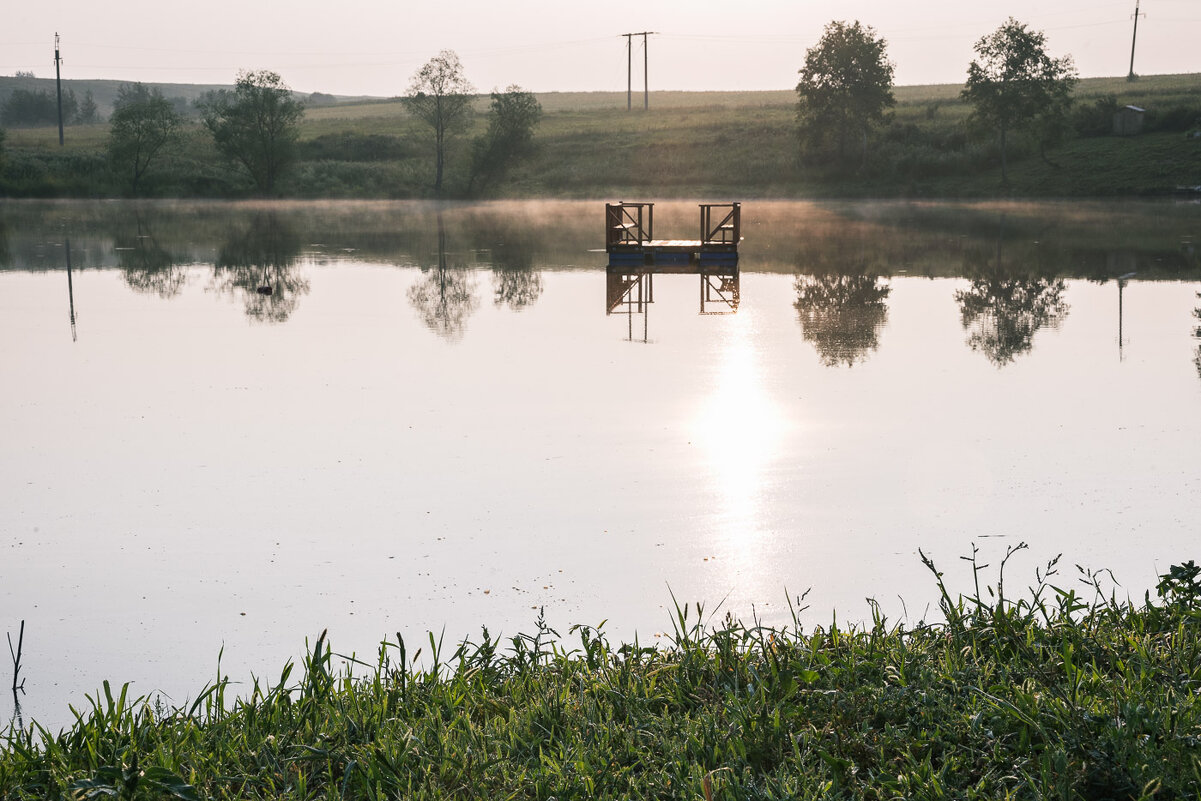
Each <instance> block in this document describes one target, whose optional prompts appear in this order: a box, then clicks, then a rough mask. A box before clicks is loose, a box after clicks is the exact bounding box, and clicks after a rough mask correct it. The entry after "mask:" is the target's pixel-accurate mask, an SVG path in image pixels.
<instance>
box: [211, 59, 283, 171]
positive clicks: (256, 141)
mask: <svg viewBox="0 0 1201 801" xmlns="http://www.w3.org/2000/svg"><path fill="white" fill-rule="evenodd" d="M303 116H304V104H303V103H301V102H300V101H299V100H297V99H296V98H295V97H294V96H293V94H292V90H291V89H290V88H289V87H288V85H287V84H286V83H284V81H283V78H281V77H280V76H279V74H278V73H274V72H270V71H269V70H260V71H257V72H240V73H238V80H237V82H236V83H235V84H234V90H233V92H228V91H221V92H217V93H216V94H215V95H213V96H211V98H210V99H209V100H208V102H207V103H206V105H205V109H204V124H205V127H207V128H208V129H209V132H210V133H212V135H213V141H214V142H215V143H216V145H217V149H218V150H220V151H221V152H222V153H223V154H224V155H225V156H226V157H228V158H230V159H233V160H234V161H236V162H238V163H239V164H241V165H242V166H243V167H245V168H246V171H247V172H248V173H249V174H250V177H251V179H252V180H253V181H254V184H255V186H256V187H257V188H258V189H259V191H261V192H270V191H272V190H273V189H274V188H275V182H276V181H277V180H278V179H279V176H280V175H281V174H282V173H283V172H284V170H285V169H286V168H287V166H288V165H289V164H290V163H291V162H292V159H293V157H294V153H295V149H296V137H297V125H298V123H299V122H300V118H301V117H303Z"/></svg>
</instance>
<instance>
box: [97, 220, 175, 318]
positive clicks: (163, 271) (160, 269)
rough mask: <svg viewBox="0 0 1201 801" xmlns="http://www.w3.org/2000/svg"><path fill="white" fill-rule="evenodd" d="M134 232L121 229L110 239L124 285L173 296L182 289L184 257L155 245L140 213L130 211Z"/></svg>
mask: <svg viewBox="0 0 1201 801" xmlns="http://www.w3.org/2000/svg"><path fill="white" fill-rule="evenodd" d="M134 220H135V221H136V223H137V227H136V229H135V230H136V233H135V232H134V231H123V232H121V233H120V234H118V235H117V236H116V237H115V238H114V244H115V246H116V254H117V263H118V264H119V265H120V267H121V272H122V275H123V277H124V278H125V285H126V286H128V287H129V288H130V289H132V290H133V291H135V292H144V293H146V294H149V295H158V296H159V297H160V298H163V299H164V300H165V299H168V298H173V297H175V296H176V295H178V294H179V293H180V292H182V291H183V288H184V284H186V283H187V280H188V272H187V268H186V267H185V266H184V265H183V263H182V262H183V261H184V259H183V258H181V257H180V256H179V255H177V254H175V253H172V252H171V251H170V250H168V249H167V248H165V247H163V246H162V245H161V244H159V241H158V239H157V238H155V236H154V235H153V234H152V233H149V231H150V230H151V228H150V226H149V225H148V224H147V223H146V222H145V221H143V219H142V215H141V214H139V213H138V212H136V211H135V212H134Z"/></svg>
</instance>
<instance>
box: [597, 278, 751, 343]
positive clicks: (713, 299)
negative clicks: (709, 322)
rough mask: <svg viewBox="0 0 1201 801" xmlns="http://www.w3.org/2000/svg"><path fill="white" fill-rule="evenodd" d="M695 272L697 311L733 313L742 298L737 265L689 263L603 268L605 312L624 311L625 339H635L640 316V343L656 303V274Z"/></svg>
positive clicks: (648, 339)
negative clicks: (635, 320) (652, 306)
mask: <svg viewBox="0 0 1201 801" xmlns="http://www.w3.org/2000/svg"><path fill="white" fill-rule="evenodd" d="M664 273H671V274H673V275H695V276H697V277H698V279H699V287H700V294H699V307H698V311H697V314H701V315H718V314H734V313H736V312H737V311H738V303H739V300H740V297H741V275H740V273H739V270H738V267H737V266H729V265H724V266H721V267H713V266H702V265H697V264H692V265H674V266H657V267H656V266H649V267H631V266H629V265H626V264H610V265H609V266H608V267H606V268H605V314H606V315H614V314H624V315H625V316H626V320H627V335H626V338H627V339H628V340H629V341H631V342H633V341H634V318H635V317H641V322H642V340H641V341H642V342H649V341H650V338H649V335H650V306H651V304H652V303H654V302H655V276H656V275H660V274H664Z"/></svg>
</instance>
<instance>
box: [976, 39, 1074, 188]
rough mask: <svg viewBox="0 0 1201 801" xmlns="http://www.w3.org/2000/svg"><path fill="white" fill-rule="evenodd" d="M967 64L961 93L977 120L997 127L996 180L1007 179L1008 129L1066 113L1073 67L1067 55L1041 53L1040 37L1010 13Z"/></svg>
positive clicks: (1043, 48) (1043, 124) (978, 45)
mask: <svg viewBox="0 0 1201 801" xmlns="http://www.w3.org/2000/svg"><path fill="white" fill-rule="evenodd" d="M975 50H976V55H977V56H978V58H976V59H974V60H973V61H972V63H971V64H970V65H968V69H967V85H966V86H965V87H964V89H963V92H962V95H961V96H962V97H963V99H964V100H966V101H967V102H968V103H970V104H971V105H972V106H974V107H975V110H974V114H975V116H976V118H977V119H979V120H980V121H981V122H983V123H985V124H986V125H989V126H991V127H994V128H996V129H997V133H998V134H999V136H1000V147H1001V180H1002V181H1003V182H1004V183H1006V184H1008V183H1009V165H1008V162H1007V155H1006V149H1007V137H1008V134H1009V132H1010V131H1011V130H1015V129H1017V128H1019V127H1021V126H1023V125H1026V124H1029V123H1033V122H1035V121H1036V120H1040V119H1041V120H1042V122H1041V124H1040V127H1041V128H1043V129H1044V130H1045V129H1046V128H1047V127H1048V126H1047V120H1048V117H1047V115H1061V114H1067V111H1068V109H1069V107H1070V102H1071V93H1072V87H1074V86H1075V85H1076V80H1077V78H1076V67H1075V65H1074V64H1073V63H1072V57H1071V56H1064V57H1063V58H1051V57H1050V56H1049V55H1047V50H1046V37H1045V36H1044V35H1043V34H1042V33H1041V32H1040V31H1032V30H1030V29H1029V28H1027V27H1026V26H1025V25H1024V24H1023V23H1020V22H1018V21H1017V20H1015V19H1014V18H1013V17H1010V18H1009V19H1008V20H1007V21H1006V22H1005V24H1003V25H1002V26H1001V27H1000V28H997V30H995V31H994V32H992V33H990V34H989V35H987V36H983V37H981V38H980V40H979V41H978V42H976V46H975Z"/></svg>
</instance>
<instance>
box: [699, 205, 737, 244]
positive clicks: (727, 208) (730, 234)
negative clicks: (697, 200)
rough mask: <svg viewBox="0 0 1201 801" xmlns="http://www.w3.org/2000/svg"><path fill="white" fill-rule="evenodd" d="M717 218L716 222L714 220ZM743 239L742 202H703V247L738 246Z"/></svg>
mask: <svg viewBox="0 0 1201 801" xmlns="http://www.w3.org/2000/svg"><path fill="white" fill-rule="evenodd" d="M723 212H724V215H723ZM715 219H716V220H717V222H716V223H714V222H713V221H714V220H715ZM741 239H742V204H741V203H702V204H701V247H707V246H711V245H734V246H737V245H738V243H739V241H741Z"/></svg>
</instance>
